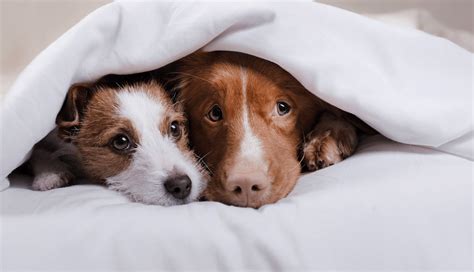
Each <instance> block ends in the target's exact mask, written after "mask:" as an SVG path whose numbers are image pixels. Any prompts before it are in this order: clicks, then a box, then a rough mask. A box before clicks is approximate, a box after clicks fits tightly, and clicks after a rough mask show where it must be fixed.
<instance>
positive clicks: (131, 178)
mask: <svg viewBox="0 0 474 272" xmlns="http://www.w3.org/2000/svg"><path fill="white" fill-rule="evenodd" d="M117 98H118V104H119V106H118V114H119V115H120V116H122V117H124V118H127V119H128V120H130V121H131V123H132V125H133V127H134V128H135V130H136V132H137V134H138V135H139V136H138V137H139V144H138V147H137V148H136V151H135V153H133V158H132V162H131V164H130V166H129V167H128V169H126V170H125V171H123V172H122V173H120V174H118V175H116V176H114V177H110V178H108V179H107V183H108V185H109V186H110V187H111V188H112V189H115V190H117V191H120V192H123V193H125V194H127V195H129V196H130V197H131V198H133V199H135V200H136V201H140V202H144V203H150V204H159V205H165V206H166V205H175V204H182V203H188V202H190V201H193V200H195V199H197V197H198V196H199V194H200V193H201V191H202V190H203V189H204V185H205V184H204V182H203V180H202V177H201V174H200V172H199V170H198V169H197V167H196V165H195V162H194V161H193V160H192V159H189V158H187V157H186V156H185V155H183V153H182V152H181V150H180V149H179V148H178V146H177V145H176V143H175V142H174V141H173V140H172V139H170V138H169V137H168V136H167V135H163V134H161V132H160V130H159V127H160V124H161V123H162V122H163V121H164V118H165V117H166V110H167V109H166V106H165V105H164V104H163V103H162V102H161V101H159V99H158V98H156V97H152V96H150V95H149V94H147V93H146V92H143V91H140V90H130V91H127V90H124V91H121V92H118V94H117ZM170 175H187V176H188V177H189V178H190V179H191V181H192V189H191V193H190V195H189V196H188V197H187V198H185V199H184V200H180V199H176V198H174V197H173V196H172V195H170V194H169V193H168V192H167V191H166V189H165V187H164V182H165V181H166V179H167V178H168V177H170Z"/></svg>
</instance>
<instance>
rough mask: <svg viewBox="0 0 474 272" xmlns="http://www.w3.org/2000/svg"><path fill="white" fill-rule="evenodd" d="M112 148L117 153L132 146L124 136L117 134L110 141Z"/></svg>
mask: <svg viewBox="0 0 474 272" xmlns="http://www.w3.org/2000/svg"><path fill="white" fill-rule="evenodd" d="M112 147H113V148H114V149H115V150H117V151H127V150H129V149H130V148H131V147H132V144H131V142H130V139H129V138H128V137H127V136H126V135H124V134H119V135H117V136H115V137H114V138H113V139H112Z"/></svg>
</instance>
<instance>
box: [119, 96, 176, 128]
mask: <svg viewBox="0 0 474 272" xmlns="http://www.w3.org/2000/svg"><path fill="white" fill-rule="evenodd" d="M142 88H143V87H133V88H129V89H125V90H121V91H119V92H117V94H116V96H117V102H118V103H117V104H118V114H119V115H120V116H121V117H124V118H126V119H128V120H130V121H131V122H132V124H133V126H134V127H135V128H136V129H138V130H140V131H144V130H146V129H150V128H151V127H156V128H157V127H159V125H160V124H161V123H162V122H163V120H164V119H165V118H166V114H167V112H168V111H169V110H170V103H169V101H168V98H165V97H162V96H161V95H155V94H153V93H151V92H150V91H147V90H144V89H142Z"/></svg>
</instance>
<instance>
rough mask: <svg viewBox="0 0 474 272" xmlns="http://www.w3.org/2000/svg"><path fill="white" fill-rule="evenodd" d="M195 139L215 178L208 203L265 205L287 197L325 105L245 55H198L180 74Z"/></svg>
mask: <svg viewBox="0 0 474 272" xmlns="http://www.w3.org/2000/svg"><path fill="white" fill-rule="evenodd" d="M178 75H179V77H181V82H180V83H179V84H180V98H181V99H182V101H183V103H184V106H185V111H186V112H187V114H188V117H189V118H190V139H191V142H192V145H193V147H194V149H195V152H196V153H197V154H198V155H200V156H202V157H204V160H205V162H206V164H207V165H208V167H209V168H210V170H211V173H212V179H211V181H210V183H209V185H208V187H207V189H206V191H205V196H206V198H208V199H210V200H216V201H221V202H224V203H228V204H232V205H237V206H250V207H260V206H261V205H264V204H267V203H273V202H275V201H277V200H279V199H281V198H282V197H285V196H286V195H287V194H288V193H289V192H290V191H291V190H292V188H293V187H294V185H295V183H296V181H297V179H298V177H299V174H300V171H301V168H300V162H299V160H298V154H297V153H298V147H299V145H300V144H301V140H302V139H303V136H304V134H305V133H306V132H308V131H309V130H310V129H311V128H312V127H313V126H314V122H315V116H317V114H318V112H320V111H321V110H323V109H325V107H326V104H325V103H323V102H322V101H320V100H319V99H317V98H316V97H315V96H313V95H311V94H310V93H309V92H308V91H307V90H306V89H304V87H303V86H302V85H301V84H299V83H298V81H296V80H295V79H294V78H293V77H292V76H291V75H290V74H288V73H287V72H285V71H284V70H283V69H281V68H280V67H279V66H277V65H275V64H273V63H270V62H267V61H264V60H261V59H258V58H255V57H251V56H248V55H244V54H238V53H229V52H225V53H224V52H214V53H196V54H194V55H191V56H190V57H188V58H186V59H185V60H184V61H183V63H182V64H181V65H180V71H179V72H178Z"/></svg>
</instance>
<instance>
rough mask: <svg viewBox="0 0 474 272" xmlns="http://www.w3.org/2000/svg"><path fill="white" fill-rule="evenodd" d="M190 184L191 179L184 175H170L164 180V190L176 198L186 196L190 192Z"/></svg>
mask: <svg viewBox="0 0 474 272" xmlns="http://www.w3.org/2000/svg"><path fill="white" fill-rule="evenodd" d="M191 186H192V183H191V179H190V178H189V177H188V176H186V175H184V176H177V177H171V178H169V179H167V180H166V181H165V188H166V191H167V192H168V193H170V194H171V195H173V196H174V197H176V198H178V199H184V198H186V197H187V196H188V195H189V193H191Z"/></svg>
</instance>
